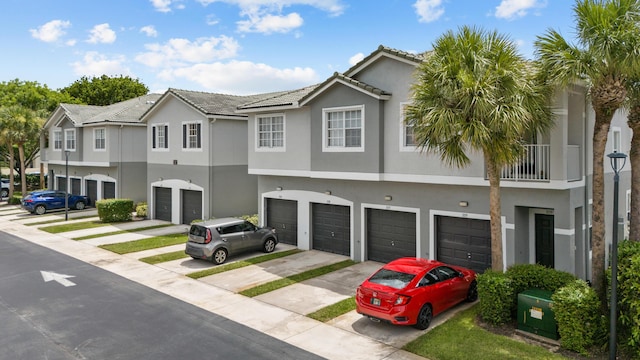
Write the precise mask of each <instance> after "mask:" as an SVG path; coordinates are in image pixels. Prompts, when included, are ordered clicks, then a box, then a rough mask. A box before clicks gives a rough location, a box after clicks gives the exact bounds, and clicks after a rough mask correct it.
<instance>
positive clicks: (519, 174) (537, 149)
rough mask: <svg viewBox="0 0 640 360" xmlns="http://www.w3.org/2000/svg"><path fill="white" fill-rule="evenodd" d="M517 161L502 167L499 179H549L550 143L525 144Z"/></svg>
mask: <svg viewBox="0 0 640 360" xmlns="http://www.w3.org/2000/svg"><path fill="white" fill-rule="evenodd" d="M524 148H525V151H524V154H522V156H521V157H520V160H518V162H517V163H515V164H512V165H507V166H505V167H503V168H502V171H501V173H500V180H511V181H549V180H550V179H551V177H550V174H549V173H550V169H551V162H550V160H551V146H550V145H525V146H524Z"/></svg>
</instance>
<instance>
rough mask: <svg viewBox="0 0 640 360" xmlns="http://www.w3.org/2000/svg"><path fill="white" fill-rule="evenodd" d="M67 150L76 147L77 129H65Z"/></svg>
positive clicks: (65, 147)
mask: <svg viewBox="0 0 640 360" xmlns="http://www.w3.org/2000/svg"><path fill="white" fill-rule="evenodd" d="M64 141H65V146H64V149H65V150H75V149H76V129H67V130H65V131H64Z"/></svg>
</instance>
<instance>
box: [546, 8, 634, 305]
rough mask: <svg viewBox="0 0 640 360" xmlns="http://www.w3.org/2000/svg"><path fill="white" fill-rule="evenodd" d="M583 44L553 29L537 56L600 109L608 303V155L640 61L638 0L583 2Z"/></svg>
mask: <svg viewBox="0 0 640 360" xmlns="http://www.w3.org/2000/svg"><path fill="white" fill-rule="evenodd" d="M573 10H574V12H575V17H576V34H577V41H578V45H573V44H569V43H568V42H567V41H566V40H565V39H564V38H563V37H562V36H561V35H560V34H559V33H558V32H556V31H554V30H548V31H547V33H546V34H544V35H543V36H539V37H538V39H537V40H536V44H535V45H536V53H537V55H538V57H539V60H540V62H541V63H542V68H543V72H544V73H545V74H546V75H547V76H548V79H549V80H550V81H551V82H553V83H555V84H557V85H560V86H566V85H568V84H570V83H573V82H579V81H580V82H586V84H587V87H588V89H589V95H590V98H591V106H592V107H593V110H594V111H595V125H594V131H593V186H592V187H593V195H592V199H593V204H592V215H591V216H592V218H591V224H592V266H591V268H592V273H591V281H592V282H593V285H594V287H595V289H596V291H597V292H598V294H599V295H600V298H601V300H603V303H604V300H605V291H604V290H605V289H604V270H605V266H604V264H605V216H604V215H605V211H604V210H605V209H604V156H605V150H606V145H607V135H608V133H609V126H610V124H611V119H612V118H613V115H614V113H615V112H616V110H617V109H619V108H620V107H621V106H622V104H623V103H624V101H625V98H626V96H627V89H626V83H627V76H628V75H629V74H630V73H631V71H633V69H634V67H635V66H636V65H635V63H636V62H637V61H638V60H637V59H638V46H637V45H636V44H638V40H637V39H638V37H640V35H639V34H638V29H637V26H636V24H637V23H638V20H639V14H640V12H639V11H640V5H639V4H638V1H637V0H579V1H577V2H576V4H575V5H574V8H573Z"/></svg>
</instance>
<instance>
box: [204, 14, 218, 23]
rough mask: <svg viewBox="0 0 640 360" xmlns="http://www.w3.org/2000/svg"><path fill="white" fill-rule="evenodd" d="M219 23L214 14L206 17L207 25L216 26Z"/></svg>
mask: <svg viewBox="0 0 640 360" xmlns="http://www.w3.org/2000/svg"><path fill="white" fill-rule="evenodd" d="M219 22H220V20H218V17H217V16H215V15H214V14H209V15H207V25H216V24H218V23H219Z"/></svg>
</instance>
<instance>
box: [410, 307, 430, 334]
mask: <svg viewBox="0 0 640 360" xmlns="http://www.w3.org/2000/svg"><path fill="white" fill-rule="evenodd" d="M431 319H433V311H432V310H431V305H429V304H424V305H423V306H422V308H421V309H420V312H419V313H418V319H417V320H416V324H415V325H413V327H414V328H416V329H418V330H426V329H427V328H428V327H429V325H430V324H431Z"/></svg>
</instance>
